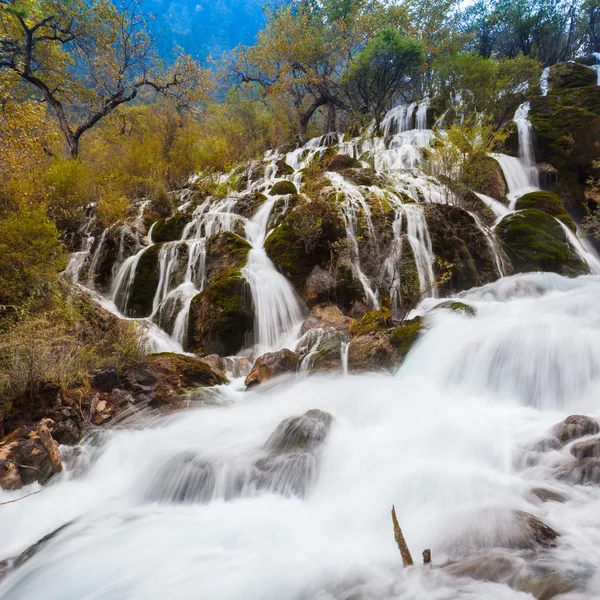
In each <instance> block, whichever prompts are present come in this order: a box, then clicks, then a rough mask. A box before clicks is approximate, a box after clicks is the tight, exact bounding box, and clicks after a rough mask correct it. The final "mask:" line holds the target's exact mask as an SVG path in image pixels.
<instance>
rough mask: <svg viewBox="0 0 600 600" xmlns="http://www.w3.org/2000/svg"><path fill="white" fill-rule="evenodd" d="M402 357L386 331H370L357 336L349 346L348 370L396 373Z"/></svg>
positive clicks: (354, 371) (353, 371)
mask: <svg viewBox="0 0 600 600" xmlns="http://www.w3.org/2000/svg"><path fill="white" fill-rule="evenodd" d="M401 362H402V359H401V357H400V355H399V354H398V352H397V351H396V349H395V348H394V346H392V344H391V343H390V339H389V336H388V334H387V333H386V332H375V333H368V334H366V335H360V336H358V337H355V338H354V339H353V340H352V341H351V342H350V345H349V346H348V371H349V372H350V373H362V372H365V371H384V372H387V373H394V372H395V371H396V370H397V369H398V367H399V366H400V363H401Z"/></svg>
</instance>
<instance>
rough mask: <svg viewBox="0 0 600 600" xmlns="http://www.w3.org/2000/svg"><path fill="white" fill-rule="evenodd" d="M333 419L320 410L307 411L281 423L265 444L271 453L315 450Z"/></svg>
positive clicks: (323, 439) (327, 431)
mask: <svg viewBox="0 0 600 600" xmlns="http://www.w3.org/2000/svg"><path fill="white" fill-rule="evenodd" d="M332 423H333V417H332V416H331V415H330V414H329V413H327V412H325V411H322V410H317V409H313V410H309V411H308V412H306V413H304V414H303V415H302V416H300V417H289V418H287V419H285V420H284V421H282V422H281V423H280V424H279V425H278V426H277V428H276V429H275V431H274V432H273V433H272V434H271V435H270V437H269V439H268V440H267V441H266V443H265V448H266V449H267V450H269V451H271V452H276V453H280V452H290V451H292V450H315V449H316V448H317V447H319V446H320V445H321V444H322V443H323V442H324V441H325V438H326V437H327V434H328V433H329V429H330V428H331V424H332Z"/></svg>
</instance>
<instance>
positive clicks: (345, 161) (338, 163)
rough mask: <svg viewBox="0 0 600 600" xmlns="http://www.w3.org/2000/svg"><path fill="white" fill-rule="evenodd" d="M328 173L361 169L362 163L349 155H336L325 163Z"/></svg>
mask: <svg viewBox="0 0 600 600" xmlns="http://www.w3.org/2000/svg"><path fill="white" fill-rule="evenodd" d="M324 166H325V169H326V170H327V171H343V170H344V169H361V168H362V163H361V162H360V160H357V159H356V158H352V157H351V156H348V155H347V154H335V155H334V156H332V157H331V158H328V159H327V160H325V161H324Z"/></svg>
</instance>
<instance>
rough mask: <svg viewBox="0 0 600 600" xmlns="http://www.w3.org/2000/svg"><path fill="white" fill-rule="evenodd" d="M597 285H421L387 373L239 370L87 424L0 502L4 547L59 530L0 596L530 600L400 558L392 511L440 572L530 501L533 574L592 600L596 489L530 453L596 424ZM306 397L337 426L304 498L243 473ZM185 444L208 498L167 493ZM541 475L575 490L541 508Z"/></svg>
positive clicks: (14, 551)
mask: <svg viewBox="0 0 600 600" xmlns="http://www.w3.org/2000/svg"><path fill="white" fill-rule="evenodd" d="M599 296H600V278H598V277H596V276H585V277H580V278H578V279H566V278H563V277H560V276H558V275H553V274H543V273H537V274H529V275H518V276H513V277H508V278H503V279H501V280H499V281H497V282H495V283H493V284H489V285H487V286H484V287H482V288H478V289H472V290H469V291H467V292H463V293H462V294H461V295H460V300H461V301H463V302H467V303H469V304H470V305H471V306H473V307H474V308H475V310H476V316H475V317H468V316H464V315H461V314H457V313H453V312H451V311H446V310H431V309H434V308H435V306H436V304H438V303H439V302H441V301H440V300H437V299H435V298H428V299H426V300H425V301H424V302H423V305H422V306H421V310H422V311H424V312H425V311H426V333H425V335H424V336H423V337H422V338H421V340H420V341H419V342H418V344H417V345H416V346H415V348H413V350H412V352H411V353H410V354H409V356H408V358H407V360H406V362H405V363H404V365H403V367H402V368H401V370H400V372H399V373H398V374H397V375H396V376H395V377H391V376H383V375H377V374H370V375H359V376H353V375H347V376H341V375H339V376H328V377H326V376H322V377H310V378H299V379H281V380H278V381H275V382H274V383H273V384H271V385H269V386H263V387H261V388H260V391H254V390H253V391H248V392H243V391H241V389H242V387H243V386H241V385H240V383H239V381H234V382H233V383H232V384H231V385H229V386H224V387H222V388H220V389H219V390H218V391H217V392H216V394H215V395H214V397H212V398H211V400H210V403H209V405H207V406H204V407H202V408H198V409H194V410H189V411H186V412H182V413H179V414H175V415H171V416H168V417H161V418H157V417H156V416H152V415H150V414H145V413H140V414H137V415H134V416H132V417H131V418H130V419H129V421H128V422H125V423H121V425H120V426H119V427H115V428H114V429H111V430H102V431H98V432H95V433H93V434H92V435H90V436H89V437H88V438H87V439H86V440H85V441H84V442H83V443H82V445H81V446H80V448H79V449H78V450H77V451H75V450H70V451H67V452H65V457H66V463H67V465H68V469H67V471H66V472H63V473H62V474H61V475H60V476H59V477H58V478H56V479H55V480H54V481H53V483H52V484H50V485H48V486H46V487H45V488H43V491H42V492H41V493H40V494H37V495H34V496H31V497H29V498H26V499H24V500H21V501H19V502H16V503H13V504H7V505H4V506H2V510H0V530H1V531H2V536H1V538H0V559H8V558H10V557H14V556H16V555H18V554H19V553H20V552H22V551H23V550H25V549H26V548H27V547H28V546H30V545H31V544H33V543H35V542H37V541H38V540H39V539H40V538H42V537H43V536H46V535H48V534H50V533H52V532H53V531H55V530H56V529H57V528H59V527H61V526H63V525H67V524H68V525H67V526H66V527H64V528H63V529H61V530H60V531H59V532H58V533H57V534H56V535H55V536H54V537H52V538H51V539H50V540H48V541H47V542H46V544H45V545H44V546H42V547H41V548H40V549H39V551H38V552H37V553H35V554H33V556H32V557H31V558H29V560H27V561H26V562H25V563H24V564H23V565H22V566H21V567H20V568H18V569H16V570H14V571H12V572H11V573H10V574H9V575H8V576H7V577H6V579H5V580H4V581H3V582H2V583H1V584H0V598H1V599H3V600H18V599H19V600H28V599H34V598H35V599H37V598H44V600H92V599H103V600H104V599H105V600H138V599H139V600H142V599H143V600H150V599H173V598H211V599H215V600H241V599H244V600H273V599H282V600H283V599H294V600H311V599H314V600H333V599H335V600H350V599H357V600H358V599H360V600H371V599H379V600H388V599H389V600H392V599H394V600H400V599H402V600H409V599H411V600H412V599H414V600H417V599H418V600H420V599H422V598H432V599H435V600H446V599H447V600H455V599H469V600H475V599H483V598H486V599H493V600H504V599H506V600H508V599H515V600H516V599H522V600H525V599H526V598H531V597H532V596H530V595H528V594H525V593H521V592H517V591H514V590H512V589H511V588H509V587H508V586H506V585H500V584H497V583H491V582H484V581H475V580H472V579H468V578H460V577H453V576H451V575H449V574H447V573H446V572H445V571H444V570H441V569H431V568H425V567H422V566H416V567H414V568H411V569H403V568H402V563H401V560H400V556H399V555H398V551H397V548H396V546H395V543H394V539H393V533H392V526H391V520H390V515H389V513H390V508H391V505H392V504H395V506H396V511H397V513H398V517H399V520H400V523H401V526H402V528H403V530H404V534H405V536H406V539H407V542H408V544H409V547H410V548H411V550H412V552H413V556H414V557H415V559H417V558H418V557H419V553H420V552H421V550H423V549H424V548H431V550H432V555H433V563H434V565H438V566H439V565H442V564H443V563H445V562H446V561H447V560H452V559H457V558H460V557H461V556H463V555H464V554H465V553H466V552H473V551H476V550H478V549H485V548H489V547H490V546H493V545H494V540H497V539H498V536H499V535H500V534H498V533H497V530H498V529H502V528H503V527H504V525H503V520H502V519H503V518H502V513H501V512H498V510H497V509H502V510H504V511H506V510H508V509H520V510H524V511H527V512H530V513H532V514H535V515H536V516H538V517H540V518H542V519H543V520H544V521H545V522H546V523H547V524H548V525H550V526H551V527H553V528H554V529H555V530H556V531H557V532H558V533H559V534H560V537H559V538H558V541H557V546H556V547H555V548H554V549H551V550H549V551H547V552H545V553H543V558H539V559H537V560H538V562H537V563H536V566H537V568H539V569H542V571H543V570H544V569H545V572H548V571H549V572H551V573H553V574H554V576H555V577H557V578H565V579H567V580H569V581H574V582H575V583H576V588H577V589H576V590H575V591H573V592H571V593H567V594H564V595H562V596H561V599H562V600H582V599H583V598H593V597H598V595H599V594H600V573H599V571H598V567H599V566H600V488H598V487H582V486H575V487H572V486H567V485H565V484H564V483H559V482H558V481H557V480H555V479H553V478H552V476H551V468H552V467H554V466H556V465H557V464H562V463H564V462H567V461H568V460H569V456H570V455H569V451H568V446H567V447H566V448H563V449H562V450H552V451H549V452H544V453H541V452H538V451H536V450H535V449H534V448H535V444H536V442H537V441H538V440H540V439H542V438H544V437H545V436H546V435H547V433H548V431H549V430H550V429H551V427H552V425H553V424H555V423H557V422H559V421H560V420H562V419H563V418H564V417H566V416H567V415H569V414H573V413H583V414H589V415H591V416H595V417H600V409H599V408H598V401H597V397H598V392H599V390H600V317H599V316H598V309H597V299H598V297H599ZM309 409H321V410H324V411H327V412H329V413H331V415H333V417H334V422H333V425H332V426H331V430H330V432H329V435H328V437H327V438H326V441H325V443H324V445H323V447H322V450H321V453H320V455H319V456H318V458H317V464H316V467H315V468H314V469H312V470H311V471H310V473H307V474H306V481H305V484H306V493H305V494H304V495H294V494H293V493H290V490H287V489H280V490H279V491H273V490H272V489H265V488H263V489H260V488H257V487H256V486H253V485H250V484H249V483H247V478H245V477H244V474H247V473H248V472H249V469H251V467H252V464H253V463H254V462H255V461H256V460H258V459H261V458H262V457H264V456H265V454H266V450H265V449H264V444H265V442H266V441H267V439H268V438H269V436H270V435H271V433H272V432H273V431H274V429H275V428H276V426H277V425H278V424H279V423H280V422H281V421H282V420H283V419H285V418H287V417H290V416H294V415H301V414H303V413H305V412H306V411H307V410H309ZM125 426H126V427H125ZM182 453H184V455H191V456H195V457H197V458H196V460H198V461H202V462H203V463H210V464H211V465H212V469H213V473H214V474H215V481H216V482H217V484H216V485H215V486H214V488H213V491H212V493H211V494H209V496H207V497H203V499H201V500H198V499H196V500H195V501H192V500H191V499H190V498H187V499H186V498H185V497H184V498H180V499H179V500H174V499H173V498H171V499H168V498H169V491H170V490H171V488H172V487H173V486H181V478H183V477H184V476H185V469H184V464H183V463H179V464H178V462H177V457H178V456H181V455H182ZM165 469H168V472H169V473H170V475H169V477H164V476H163V475H161V474H162V473H164V472H165ZM303 473H304V472H299V473H297V474H296V476H297V477H302V476H304V475H303ZM244 482H246V483H244ZM535 487H544V488H546V489H550V490H553V491H556V492H559V493H563V494H565V495H566V496H567V497H568V498H569V500H568V501H567V502H565V503H562V504H561V503H558V502H546V503H543V504H541V503H539V502H538V501H536V500H535V498H534V497H533V496H532V495H531V494H530V490H531V489H532V488H535ZM37 489H38V488H37V487H36V486H30V487H29V488H26V489H24V490H20V491H15V492H7V491H3V492H0V501H2V502H5V501H8V500H11V499H14V498H17V497H21V496H22V495H24V494H25V493H28V492H33V491H36V490H37ZM157 489H158V490H159V491H160V492H161V493H160V494H157V492H156V490H157ZM502 535H508V533H506V532H505V531H504V532H503V534H502ZM502 535H500V537H502ZM505 552H507V553H509V551H505ZM513 554H514V555H515V556H517V558H518V559H519V560H521V554H519V553H518V552H517V553H515V552H514V551H513ZM417 562H418V561H417Z"/></svg>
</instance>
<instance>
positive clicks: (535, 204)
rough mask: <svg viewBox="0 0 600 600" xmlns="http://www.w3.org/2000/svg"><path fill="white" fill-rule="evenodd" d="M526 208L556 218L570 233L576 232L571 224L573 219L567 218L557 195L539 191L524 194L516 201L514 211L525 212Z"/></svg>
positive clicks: (575, 228)
mask: <svg viewBox="0 0 600 600" xmlns="http://www.w3.org/2000/svg"><path fill="white" fill-rule="evenodd" d="M528 208H532V209H535V210H539V211H541V212H544V213H546V214H548V215H551V216H553V217H556V218H557V219H559V220H560V221H562V222H563V223H564V224H565V225H566V226H567V227H568V228H569V229H571V230H572V231H577V227H576V226H575V223H573V219H571V217H569V215H568V214H567V212H566V211H565V207H564V206H563V204H562V202H561V199H560V196H559V195H558V194H554V193H552V192H544V191H541V190H540V191H538V192H531V193H529V194H525V195H524V196H521V197H520V198H519V199H518V200H517V203H516V205H515V210H525V209H528Z"/></svg>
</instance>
